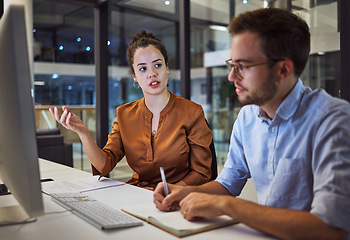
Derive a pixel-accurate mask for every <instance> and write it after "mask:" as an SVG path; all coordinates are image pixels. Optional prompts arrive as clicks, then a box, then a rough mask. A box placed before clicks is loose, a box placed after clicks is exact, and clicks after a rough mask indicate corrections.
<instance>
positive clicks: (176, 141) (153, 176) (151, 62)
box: [50, 30, 212, 190]
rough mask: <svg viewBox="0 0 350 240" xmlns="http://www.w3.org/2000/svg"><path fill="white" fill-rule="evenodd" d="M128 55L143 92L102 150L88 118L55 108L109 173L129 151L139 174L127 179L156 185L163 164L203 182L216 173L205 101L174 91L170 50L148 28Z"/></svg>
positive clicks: (96, 166)
mask: <svg viewBox="0 0 350 240" xmlns="http://www.w3.org/2000/svg"><path fill="white" fill-rule="evenodd" d="M127 57H128V63H129V68H130V70H131V74H132V77H133V79H134V84H138V85H139V87H140V88H141V89H142V92H143V95H144V97H143V98H142V99H140V100H137V101H133V102H130V103H127V104H124V105H122V106H120V107H118V108H117V117H116V119H115V121H114V123H113V126H112V130H113V131H112V133H110V134H109V136H108V141H107V143H106V145H105V147H104V148H103V149H102V150H101V149H100V148H99V147H98V146H97V145H96V143H95V141H94V139H93V138H92V137H91V135H90V134H89V133H88V130H87V128H86V127H85V125H84V124H83V122H82V121H81V120H80V119H79V118H78V117H77V116H76V115H75V114H74V113H72V112H70V111H69V109H68V108H67V107H66V106H64V107H62V110H63V113H62V115H60V114H59V110H58V108H57V107H55V108H54V109H50V112H51V113H52V114H53V115H54V116H55V118H56V120H57V121H58V122H59V123H61V124H62V125H63V126H64V127H65V128H67V129H70V130H73V131H75V132H76V133H77V134H78V135H79V137H80V139H81V141H82V143H83V146H84V149H85V152H86V155H87V157H88V158H89V160H90V162H91V163H92V168H93V169H92V170H93V174H94V175H97V174H99V175H101V176H105V175H106V174H108V173H109V172H110V171H112V170H113V168H114V167H115V165H116V164H117V163H118V162H119V161H120V160H121V159H122V158H123V157H124V156H126V159H127V162H128V164H129V166H130V167H131V168H132V169H133V170H134V174H133V176H132V178H131V179H130V180H128V181H127V183H130V184H133V185H137V186H140V187H144V188H148V189H151V190H154V188H155V187H156V185H157V184H158V183H159V182H160V181H161V176H160V171H159V167H163V168H164V171H165V175H166V177H167V181H168V182H169V183H173V184H180V185H200V184H203V183H205V182H208V181H209V179H210V176H211V169H210V167H211V161H212V160H211V159H212V158H211V152H210V149H209V145H210V142H211V139H212V132H211V130H210V129H209V128H208V126H207V124H206V121H205V118H204V112H203V109H202V107H201V106H200V105H198V104H196V103H194V102H191V101H189V100H187V99H184V98H181V97H179V96H176V95H174V94H172V93H170V92H169V91H168V90H167V84H168V74H169V68H168V55H167V51H166V49H165V47H164V45H163V43H162V42H161V40H160V39H159V38H158V37H156V36H155V35H153V34H152V33H147V32H145V31H143V30H142V31H140V32H139V33H138V34H137V35H135V36H134V37H133V39H132V41H131V43H130V44H129V46H128V50H127Z"/></svg>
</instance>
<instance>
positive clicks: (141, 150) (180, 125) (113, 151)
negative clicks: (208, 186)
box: [92, 93, 212, 189]
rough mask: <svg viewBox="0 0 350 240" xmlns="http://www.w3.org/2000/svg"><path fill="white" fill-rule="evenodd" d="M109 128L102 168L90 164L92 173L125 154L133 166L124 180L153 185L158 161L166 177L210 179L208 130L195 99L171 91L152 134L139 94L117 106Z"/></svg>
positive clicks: (195, 182)
mask: <svg viewBox="0 0 350 240" xmlns="http://www.w3.org/2000/svg"><path fill="white" fill-rule="evenodd" d="M112 129H113V131H112V133H110V134H109V136H108V141H107V143H106V145H105V147H104V148H103V149H102V150H103V152H104V153H105V154H106V162H105V165H104V168H103V170H102V172H101V173H100V172H98V171H97V170H96V169H95V168H94V167H93V169H92V170H93V174H94V175H98V174H100V175H101V176H105V175H106V174H108V173H109V172H110V171H112V170H113V168H114V167H115V165H116V164H117V163H118V162H119V161H120V160H121V159H122V158H123V157H124V155H125V156H126V159H127V162H128V164H129V166H130V167H131V168H132V169H133V170H134V174H133V176H132V178H131V179H130V180H128V183H130V184H133V185H137V186H140V187H146V188H149V189H154V188H155V187H156V185H157V184H158V183H159V182H160V181H161V176H160V171H159V167H163V168H164V171H165V175H166V178H167V181H168V182H169V183H177V182H179V181H180V180H182V181H183V182H185V183H186V184H187V185H200V184H203V183H205V182H208V181H209V179H210V176H211V161H212V157H211V152H210V149H209V145H210V143H211V139H212V132H211V130H210V129H209V127H208V125H207V123H206V121H205V118H204V112H203V109H202V107H201V106H200V105H198V104H196V103H194V102H192V101H189V100H187V99H185V98H182V97H179V96H177V95H175V94H172V93H170V99H169V102H168V104H167V106H166V107H165V108H164V109H163V110H162V111H161V113H160V117H159V124H158V130H157V132H156V134H155V136H154V137H152V113H151V112H150V111H149V110H148V108H147V107H146V105H145V99H144V98H142V99H140V100H137V101H134V102H130V103H127V104H124V105H122V106H120V107H118V108H117V117H116V119H115V121H114V123H113V127H112Z"/></svg>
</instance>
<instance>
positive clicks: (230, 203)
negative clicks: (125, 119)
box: [154, 9, 350, 239]
mask: <svg viewBox="0 0 350 240" xmlns="http://www.w3.org/2000/svg"><path fill="white" fill-rule="evenodd" d="M229 29H230V33H231V34H232V35H233V39H232V46H231V59H229V60H227V61H226V62H227V64H228V67H229V69H230V73H229V75H228V80H229V81H232V82H234V84H235V86H236V93H237V95H238V99H239V101H240V102H242V103H243V104H244V105H245V106H244V107H243V108H242V110H241V111H240V113H239V115H238V117H237V120H236V122H235V124H234V127H233V131H232V136H231V142H230V150H229V153H228V158H227V162H226V163H225V166H224V169H223V170H222V171H221V173H220V175H219V177H218V178H217V179H216V180H215V181H212V182H209V183H206V184H204V185H202V186H187V187H180V186H174V185H171V184H169V185H168V188H169V195H168V196H166V197H164V190H163V184H162V183H160V184H159V185H158V186H157V188H156V189H155V192H154V203H155V205H156V206H157V208H159V209H161V210H168V208H169V206H171V208H172V209H173V210H176V209H179V208H181V212H182V214H183V216H184V218H186V219H188V220H192V219H195V218H197V217H213V216H220V215H228V216H231V217H232V218H234V219H236V220H238V221H240V222H242V223H244V224H246V225H248V226H250V227H252V228H255V229H257V230H260V231H262V232H265V233H267V234H271V235H273V236H276V237H279V238H282V239H347V237H348V234H349V232H350V224H349V223H350V105H349V104H348V103H347V102H345V101H343V100H340V99H337V98H333V97H331V96H329V95H328V94H327V93H326V92H325V91H323V90H315V91H312V90H310V89H309V88H306V87H304V85H303V83H302V81H301V80H300V79H299V77H300V75H301V73H302V71H303V69H304V67H305V65H306V63H307V60H308V56H309V51H310V33H309V28H308V26H307V24H306V23H305V22H304V21H303V20H302V19H300V18H299V17H297V16H296V15H294V14H292V13H290V12H288V11H285V10H281V9H259V10H256V11H252V12H247V13H245V14H241V15H240V16H238V17H237V18H234V19H233V20H232V21H231V22H230V25H229ZM249 178H252V179H253V181H254V184H255V187H256V190H257V195H258V201H259V204H256V203H253V202H249V201H247V200H243V199H239V198H236V197H235V196H238V195H239V194H240V192H241V190H242V188H243V187H244V185H245V183H246V181H247V179H249Z"/></svg>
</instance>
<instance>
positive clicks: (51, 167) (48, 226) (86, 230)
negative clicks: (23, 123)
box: [0, 159, 272, 240]
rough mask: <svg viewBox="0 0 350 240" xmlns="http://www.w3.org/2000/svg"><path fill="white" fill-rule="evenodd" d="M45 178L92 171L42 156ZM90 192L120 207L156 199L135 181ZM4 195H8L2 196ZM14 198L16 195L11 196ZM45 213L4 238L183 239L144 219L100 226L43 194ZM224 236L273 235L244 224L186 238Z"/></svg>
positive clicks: (4, 232)
mask: <svg viewBox="0 0 350 240" xmlns="http://www.w3.org/2000/svg"><path fill="white" fill-rule="evenodd" d="M39 163H40V173H41V178H52V179H54V180H65V179H75V178H84V177H88V176H91V174H90V173H87V172H83V171H80V170H78V169H74V168H70V167H66V166H63V165H60V164H57V163H53V162H50V161H46V160H43V159H40V160H39ZM87 194H88V195H89V196H91V197H93V198H95V199H97V200H99V201H101V202H103V203H105V204H107V205H109V206H111V207H113V208H116V209H118V210H120V209H121V208H123V207H126V206H131V205H140V204H144V203H152V202H153V192H152V191H148V190H145V189H142V188H138V187H134V186H131V185H122V186H117V187H111V188H105V189H102V190H95V191H92V192H89V193H87ZM2 197H4V196H2ZM6 197H8V198H9V200H8V201H13V202H14V201H15V200H14V198H13V197H12V196H11V195H7V196H6ZM10 198H13V199H10ZM43 200H44V207H45V214H44V215H43V216H40V217H38V219H37V221H36V222H33V223H26V224H21V225H12V226H3V227H0V236H1V239H4V240H5V239H6V240H22V239H23V240H40V239H50V240H55V239H58V240H71V239H84V240H89V239H93V240H99V239H103V240H108V239H113V240H117V239H118V240H123V239H128V240H133V239H135V240H149V239H151V240H157V239H161V240H165V239H166V240H168V239H170V240H171V239H179V238H177V237H175V236H173V235H171V234H169V233H167V232H165V231H163V230H161V229H158V228H157V227H154V226H152V225H150V224H147V223H144V224H143V226H140V227H133V228H125V229H118V230H108V231H106V230H99V229H97V228H95V227H94V226H92V225H91V224H89V223H87V222H85V221H84V220H82V219H80V218H79V217H77V216H75V215H73V214H72V213H70V212H67V211H65V210H64V209H63V208H62V207H60V206H59V205H57V204H56V203H54V202H53V201H52V200H51V198H50V197H49V196H47V195H45V194H43ZM215 238H218V239H220V240H224V239H244V240H250V239H252V240H253V239H272V238H271V237H269V236H266V235H264V234H262V233H260V232H257V231H255V230H253V229H251V228H249V227H247V226H245V225H243V224H237V225H233V226H230V227H225V228H220V229H216V230H213V231H209V232H205V233H200V234H196V235H192V236H188V237H185V238H182V239H198V240H206V239H210V240H213V239H215Z"/></svg>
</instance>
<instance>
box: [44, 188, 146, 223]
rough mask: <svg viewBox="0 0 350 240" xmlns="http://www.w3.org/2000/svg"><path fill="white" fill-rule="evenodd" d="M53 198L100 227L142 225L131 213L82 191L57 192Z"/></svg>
mask: <svg viewBox="0 0 350 240" xmlns="http://www.w3.org/2000/svg"><path fill="white" fill-rule="evenodd" d="M50 196H51V199H52V200H53V201H54V202H56V203H57V204H59V205H61V206H62V207H64V208H66V209H67V210H69V211H71V212H72V213H74V214H75V215H77V216H78V217H80V218H82V219H83V220H85V221H87V222H88V223H90V224H92V225H94V226H95V227H97V228H99V229H116V228H126V227H134V226H140V225H142V222H141V221H140V220H139V219H137V218H134V217H132V216H130V215H127V214H125V213H123V212H121V211H118V210H116V209H114V208H111V207H109V206H107V205H105V204H103V203H102V202H99V201H97V200H95V199H93V198H91V197H89V196H87V195H84V194H82V193H55V194H50Z"/></svg>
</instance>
